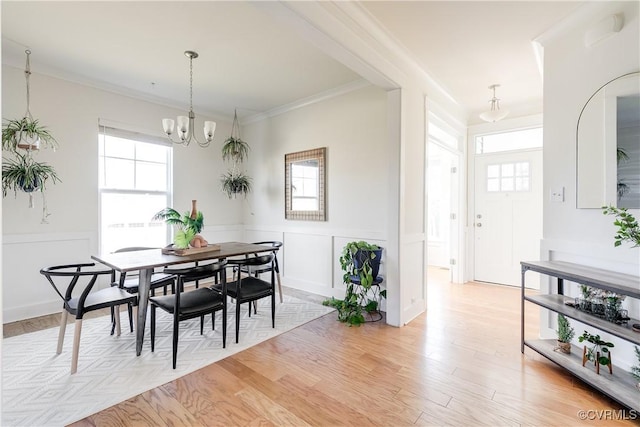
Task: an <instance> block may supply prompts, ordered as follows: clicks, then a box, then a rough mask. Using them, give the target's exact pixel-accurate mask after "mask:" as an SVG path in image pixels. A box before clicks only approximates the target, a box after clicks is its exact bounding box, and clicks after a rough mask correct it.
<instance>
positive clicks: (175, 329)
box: [173, 312, 180, 369]
mask: <svg viewBox="0 0 640 427" xmlns="http://www.w3.org/2000/svg"><path fill="white" fill-rule="evenodd" d="M179 325H180V321H179V320H178V314H177V312H176V313H174V315H173V369H176V362H177V361H178V328H179Z"/></svg>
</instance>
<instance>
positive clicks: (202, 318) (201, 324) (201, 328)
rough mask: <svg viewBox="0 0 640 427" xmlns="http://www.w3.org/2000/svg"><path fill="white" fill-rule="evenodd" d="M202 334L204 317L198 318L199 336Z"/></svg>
mask: <svg viewBox="0 0 640 427" xmlns="http://www.w3.org/2000/svg"><path fill="white" fill-rule="evenodd" d="M203 333H204V315H203V316H200V335H202V334H203Z"/></svg>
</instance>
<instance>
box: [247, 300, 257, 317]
mask: <svg viewBox="0 0 640 427" xmlns="http://www.w3.org/2000/svg"><path fill="white" fill-rule="evenodd" d="M251 305H253V314H258V300H254V301H253V304H251ZM249 312H251V306H249Z"/></svg>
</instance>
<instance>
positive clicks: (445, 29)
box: [1, 0, 582, 123]
mask: <svg viewBox="0 0 640 427" xmlns="http://www.w3.org/2000/svg"><path fill="white" fill-rule="evenodd" d="M581 4H582V2H567V1H559V2H550V1H533V2H521V1H511V2H506V1H498V2H484V1H469V2H460V1H443V2H436V1H411V2H401V1H381V2H362V3H361V6H363V8H364V10H365V11H366V12H367V13H369V14H370V17H371V18H372V19H374V21H376V22H377V23H378V24H379V25H380V26H382V27H384V29H385V30H386V31H387V33H388V35H389V36H390V37H391V38H392V39H394V40H395V41H396V42H397V43H398V44H399V45H400V46H399V47H398V48H399V49H405V50H406V52H407V53H408V55H409V56H410V57H412V58H413V59H414V60H415V61H416V62H417V63H418V64H419V65H420V66H421V67H422V68H423V69H424V70H426V72H427V73H428V74H429V75H430V76H431V77H432V78H433V79H434V80H435V81H437V82H438V83H439V84H440V85H441V86H442V87H443V88H444V89H445V90H446V91H447V92H448V93H449V94H450V95H451V96H452V97H453V98H454V99H455V100H456V101H457V102H458V103H459V104H460V105H462V106H463V108H464V109H465V110H466V111H468V112H469V121H470V123H474V122H478V120H479V119H477V113H479V112H480V111H482V110H484V109H486V108H487V107H488V99H489V98H490V92H489V90H488V89H487V86H489V85H490V84H493V83H499V84H501V85H502V87H500V88H499V89H498V97H500V98H502V105H503V107H504V108H507V109H509V110H511V111H512V114H515V115H519V114H528V113H531V112H540V111H541V107H542V78H541V75H540V73H539V69H538V65H537V63H536V58H535V55H534V50H533V48H532V44H531V41H532V40H533V39H534V38H535V37H537V36H538V35H540V34H542V33H543V32H545V31H546V30H548V29H549V28H550V27H552V26H553V25H554V24H555V23H557V22H559V21H560V20H562V19H563V18H564V17H566V16H567V15H569V14H570V13H571V12H573V11H574V10H576V9H577V8H578V7H580V6H581ZM1 7H2V62H3V64H10V65H13V66H16V67H19V68H23V67H24V61H25V54H24V50H25V48H26V47H28V48H29V49H30V50H31V51H32V55H31V68H32V71H33V72H34V73H42V74H49V75H53V76H56V77H61V78H65V79H69V80H73V81H78V82H82V83H87V84H91V85H95V86H98V87H103V88H106V89H111V90H116V91H119V92H123V93H126V94H130V95H132V96H137V97H142V98H144V99H150V100H154V101H158V102H162V103H166V104H168V105H176V106H181V107H186V106H187V105H188V102H189V86H188V84H189V68H188V67H189V61H188V59H187V58H186V57H185V56H184V55H183V52H184V51H185V50H195V51H197V52H198V53H199V55H200V57H199V58H198V59H195V60H194V65H193V68H194V70H193V79H194V93H193V104H194V109H195V110H196V114H197V113H198V112H201V113H204V112H206V113H208V114H210V115H214V116H216V115H217V116H224V117H231V115H232V114H233V109H234V108H238V114H239V116H241V117H243V116H244V117H246V116H250V115H253V114H256V113H262V112H268V111H270V110H274V109H277V108H279V107H282V106H284V105H287V104H291V103H295V102H298V101H300V100H303V99H305V98H309V97H312V96H315V95H318V94H321V93H323V92H328V91H331V90H332V89H334V88H336V87H341V86H345V85H350V84H356V83H357V82H358V81H360V80H361V77H360V76H359V75H358V74H356V73H355V72H353V71H351V70H350V69H348V68H346V67H345V66H343V65H342V64H341V63H339V62H338V61H336V60H334V59H333V58H332V57H331V56H329V55H328V54H327V53H325V52H323V51H321V50H320V49H319V48H317V47H315V46H314V45H312V44H310V43H309V42H308V41H306V39H304V38H303V37H302V36H301V35H300V34H299V33H297V32H296V29H294V28H293V27H290V26H288V25H286V24H283V22H282V21H279V20H276V19H275V17H274V15H273V13H272V8H271V7H270V2H248V1H234V2H222V1H192V2H166V1H159V2H156V1H143V2H96V1H70V2H58V1H44V2H31V1H29V2H27V1H6V0H5V1H2V2H1ZM329 53H330V52H329Z"/></svg>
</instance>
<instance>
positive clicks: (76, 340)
mask: <svg viewBox="0 0 640 427" xmlns="http://www.w3.org/2000/svg"><path fill="white" fill-rule="evenodd" d="M81 333H82V319H76V326H75V330H74V332H73V353H72V355H71V374H75V373H76V372H77V371H78V353H79V351H80V334H81Z"/></svg>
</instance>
